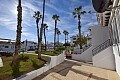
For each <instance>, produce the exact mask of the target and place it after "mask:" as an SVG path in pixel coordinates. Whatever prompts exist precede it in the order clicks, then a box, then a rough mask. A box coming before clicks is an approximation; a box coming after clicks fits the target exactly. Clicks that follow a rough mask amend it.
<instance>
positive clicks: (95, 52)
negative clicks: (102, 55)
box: [92, 39, 113, 56]
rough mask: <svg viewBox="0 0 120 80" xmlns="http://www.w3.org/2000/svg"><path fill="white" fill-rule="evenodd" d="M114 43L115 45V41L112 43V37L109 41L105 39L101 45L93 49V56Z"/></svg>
mask: <svg viewBox="0 0 120 80" xmlns="http://www.w3.org/2000/svg"><path fill="white" fill-rule="evenodd" d="M112 45H113V43H112V41H111V39H108V40H107V41H105V42H104V43H102V44H100V45H99V46H97V47H96V48H94V49H93V50H92V54H93V56H94V55H96V54H98V53H99V52H100V51H102V50H104V49H106V48H108V47H109V46H112Z"/></svg>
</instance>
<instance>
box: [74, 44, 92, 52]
mask: <svg viewBox="0 0 120 80" xmlns="http://www.w3.org/2000/svg"><path fill="white" fill-rule="evenodd" d="M86 46H87V47H86ZM86 46H85V47H83V48H82V49H81V50H80V52H79V53H78V52H75V53H74V54H82V53H83V52H84V51H86V50H87V49H89V48H90V47H91V46H92V44H91V43H89V44H87V45H86Z"/></svg>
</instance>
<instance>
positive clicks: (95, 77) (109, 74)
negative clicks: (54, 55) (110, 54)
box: [33, 60, 120, 80]
mask: <svg viewBox="0 0 120 80" xmlns="http://www.w3.org/2000/svg"><path fill="white" fill-rule="evenodd" d="M40 77H41V75H40V76H38V77H37V78H35V79H33V80H40ZM42 77H43V78H42V79H41V80H120V76H118V74H117V73H116V72H115V71H110V70H106V69H102V68H98V67H94V66H91V65H89V64H86V63H83V62H78V61H71V60H70V61H67V60H66V61H64V62H63V63H62V64H60V65H58V66H56V67H54V68H53V69H51V70H49V71H47V72H46V73H44V74H42Z"/></svg>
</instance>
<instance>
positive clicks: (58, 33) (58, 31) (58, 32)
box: [56, 28, 61, 46]
mask: <svg viewBox="0 0 120 80" xmlns="http://www.w3.org/2000/svg"><path fill="white" fill-rule="evenodd" d="M56 32H57V39H58V40H57V42H58V46H59V35H60V34H61V32H60V30H59V29H58V28H57V29H56Z"/></svg>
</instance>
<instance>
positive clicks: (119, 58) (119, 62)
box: [113, 45, 120, 76]
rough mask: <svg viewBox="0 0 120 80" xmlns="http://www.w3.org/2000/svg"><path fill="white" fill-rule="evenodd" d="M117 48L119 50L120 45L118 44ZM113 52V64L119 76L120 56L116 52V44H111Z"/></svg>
mask: <svg viewBox="0 0 120 80" xmlns="http://www.w3.org/2000/svg"><path fill="white" fill-rule="evenodd" d="M119 50H120V45H119ZM113 54H114V56H115V64H116V71H117V73H118V74H119V76H120V56H119V54H120V53H119V52H118V47H117V46H115V45H114V46H113Z"/></svg>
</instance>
